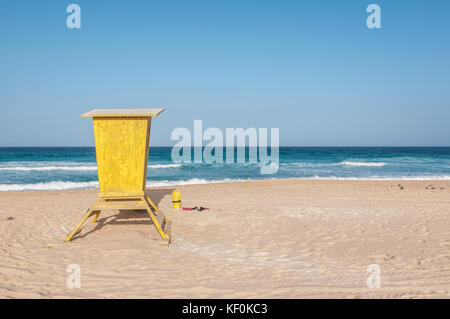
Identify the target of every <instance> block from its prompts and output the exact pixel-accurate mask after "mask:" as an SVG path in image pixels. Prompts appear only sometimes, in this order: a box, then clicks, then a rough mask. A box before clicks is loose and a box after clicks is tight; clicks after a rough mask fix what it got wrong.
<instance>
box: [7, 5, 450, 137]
mask: <svg viewBox="0 0 450 319" xmlns="http://www.w3.org/2000/svg"><path fill="white" fill-rule="evenodd" d="M70 3H76V4H78V5H80V7H81V20H82V21H81V29H78V30H77V29H68V28H67V26H66V18H67V16H68V13H66V7H67V5H69V4H70ZM370 3H376V4H378V5H380V7H381V18H382V28H381V29H376V30H375V29H372V30H371V29H368V28H367V27H366V18H367V16H368V14H367V13H366V7H367V5H369V4H370ZM449 12H450V1H447V0H442V1H429V0H428V1H425V0H423V1H420V0H419V1H412V0H408V1H400V0H396V1H379V0H373V1H372V0H371V1H359V0H355V1H348V0H341V1H317V0H316V1H313V0H311V1H300V0H296V1H275V0H273V1H263V0H255V1H249V0H239V1H232V0H226V1H225V0H208V1H197V0H183V1H174V0H171V1H168V0H164V1H163V0H160V1H152V0H147V1H103V0H72V1H63V0H59V1H52V0H40V1H19V0H0V39H1V44H0V116H1V117H0V146H92V145H93V132H92V121H91V120H90V119H85V118H80V117H79V115H80V114H81V113H84V112H86V111H88V110H90V109H91V108H94V107H96V108H102V107H103V108H114V107H145V106H147V107H157V106H163V107H165V108H166V111H165V112H164V113H163V114H162V115H161V116H160V117H158V118H156V119H155V121H154V122H153V125H152V138H151V145H153V146H161V145H173V144H174V142H172V141H171V140H170V133H171V131H172V130H173V129H174V128H176V127H179V126H182V127H187V128H192V127H193V121H194V120H195V119H202V120H203V125H204V127H211V126H214V127H219V128H222V129H223V128H226V127H244V128H247V127H257V128H258V127H279V128H280V143H281V145H305V146H314V145H316V146H328V145H330V146H345V145H348V146H365V145H367V146H371V145H398V146H402V145H403V146H411V145H417V146H422V145H436V146H449V145H450V41H449V39H450V18H449Z"/></svg>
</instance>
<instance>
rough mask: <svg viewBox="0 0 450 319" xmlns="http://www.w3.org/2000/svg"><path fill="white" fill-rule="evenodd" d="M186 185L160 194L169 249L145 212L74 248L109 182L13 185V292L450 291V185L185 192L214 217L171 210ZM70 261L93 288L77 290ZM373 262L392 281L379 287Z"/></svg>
mask: <svg viewBox="0 0 450 319" xmlns="http://www.w3.org/2000/svg"><path fill="white" fill-rule="evenodd" d="M399 184H401V185H402V187H403V189H402V188H401V186H398V185H399ZM429 185H432V186H429ZM173 189H174V187H166V188H158V189H155V190H152V191H151V194H152V197H153V199H154V200H155V201H156V202H157V203H159V205H160V208H161V209H162V210H163V211H164V212H165V213H166V215H167V216H168V218H169V219H170V220H171V221H172V222H173V236H174V242H173V244H172V245H171V246H170V247H169V248H166V247H162V246H161V245H160V243H159V235H158V233H157V232H156V230H155V228H154V227H153V225H152V224H151V222H150V219H149V218H148V217H147V215H146V214H145V213H144V214H142V213H141V212H123V213H120V214H117V213H115V212H104V213H102V214H101V215H100V218H99V222H98V224H96V225H94V224H92V223H90V222H87V223H86V224H85V226H84V229H83V232H82V233H81V234H80V235H79V236H78V237H77V238H76V239H74V240H73V241H72V242H70V243H63V242H62V240H63V238H64V236H65V235H66V234H67V233H68V232H70V230H71V229H72V228H73V227H74V226H75V224H76V223H77V222H78V220H79V219H80V218H81V216H82V215H83V213H84V211H85V210H86V209H87V208H88V207H89V206H90V204H92V203H93V202H94V201H95V199H96V193H97V192H96V191H47V192H37V191H36V192H3V193H0V297H2V298H42V297H43V298H47V297H50V298H59V297H63V298H65V297H69V298H72V297H96V298H103V297H106V298H115V297H125V298H133V297H135V298H142V297H145V298H317V297H318V298H322V297H327V298H379V297H393V298H411V297H438V298H449V297H450V218H449V214H450V196H449V195H450V181H324V180H276V181H275V180H274V181H258V182H243V183H228V184H209V185H192V186H181V187H178V189H180V191H181V194H182V200H183V205H184V206H188V207H189V206H207V207H210V208H211V210H209V211H203V212H197V211H196V212H186V211H174V210H173V209H171V192H172V191H173ZM11 217H12V218H14V219H11ZM69 264H78V265H79V266H80V269H81V288H73V289H69V288H67V286H66V279H67V276H69V275H70V273H68V272H67V266H68V265H69ZM370 264H378V265H379V267H380V269H381V288H372V289H369V288H368V287H367V284H366V280H367V277H368V276H369V274H368V273H367V267H368V265H370Z"/></svg>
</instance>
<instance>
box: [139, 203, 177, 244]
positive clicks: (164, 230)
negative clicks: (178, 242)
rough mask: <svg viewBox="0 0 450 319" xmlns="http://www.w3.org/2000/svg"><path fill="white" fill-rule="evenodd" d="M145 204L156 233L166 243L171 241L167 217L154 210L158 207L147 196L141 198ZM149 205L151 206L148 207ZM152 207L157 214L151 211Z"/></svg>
mask: <svg viewBox="0 0 450 319" xmlns="http://www.w3.org/2000/svg"><path fill="white" fill-rule="evenodd" d="M143 199H144V200H145V202H146V204H147V208H146V210H147V213H148V215H149V216H150V218H151V219H152V221H153V224H154V225H155V227H156V229H157V230H158V233H159V234H160V235H161V237H162V239H164V240H165V241H166V242H167V244H169V243H170V241H171V231H170V224H169V221H168V220H167V218H166V217H165V216H164V214H163V213H162V212H159V211H158V210H156V209H157V208H158V207H157V206H156V205H155V203H153V201H152V200H151V199H150V198H149V197H148V196H145V197H144V198H143ZM150 206H151V207H150ZM152 207H153V208H155V207H156V209H155V210H156V211H157V212H158V215H155V214H154V213H153V211H152Z"/></svg>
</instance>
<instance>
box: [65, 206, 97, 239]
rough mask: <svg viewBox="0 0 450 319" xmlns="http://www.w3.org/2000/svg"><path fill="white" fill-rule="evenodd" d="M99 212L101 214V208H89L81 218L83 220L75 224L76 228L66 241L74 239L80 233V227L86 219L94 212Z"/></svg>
mask: <svg viewBox="0 0 450 319" xmlns="http://www.w3.org/2000/svg"><path fill="white" fill-rule="evenodd" d="M97 213H98V214H99V213H100V211H99V210H93V209H92V208H89V209H88V211H87V213H86V214H84V216H83V218H81V220H80V222H79V223H78V225H77V226H75V229H74V230H73V231H72V232H71V233H70V234H69V235H68V236H67V237H66V238H65V239H64V241H70V240H71V239H72V237H73V236H75V235H76V234H77V233H78V231H79V229H80V228H81V226H82V225H83V224H84V222H85V221H86V219H88V218H89V217H90V216H91V215H92V214H97Z"/></svg>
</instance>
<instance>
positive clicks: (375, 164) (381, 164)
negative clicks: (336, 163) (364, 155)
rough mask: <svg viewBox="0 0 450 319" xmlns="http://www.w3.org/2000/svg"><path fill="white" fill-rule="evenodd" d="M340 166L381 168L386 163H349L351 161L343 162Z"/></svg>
mask: <svg viewBox="0 0 450 319" xmlns="http://www.w3.org/2000/svg"><path fill="white" fill-rule="evenodd" d="M340 164H342V165H348V166H367V167H381V166H385V165H386V163H384V162H351V161H343V162H341V163H340Z"/></svg>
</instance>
